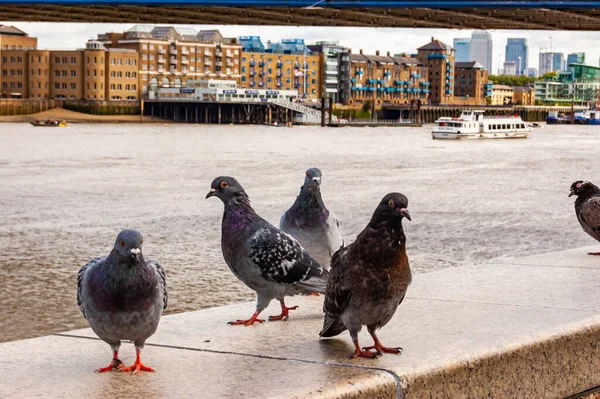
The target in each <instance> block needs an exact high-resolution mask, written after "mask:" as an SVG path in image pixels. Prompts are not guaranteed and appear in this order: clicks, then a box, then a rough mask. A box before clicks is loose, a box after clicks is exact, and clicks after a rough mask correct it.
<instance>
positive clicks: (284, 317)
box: [269, 305, 298, 321]
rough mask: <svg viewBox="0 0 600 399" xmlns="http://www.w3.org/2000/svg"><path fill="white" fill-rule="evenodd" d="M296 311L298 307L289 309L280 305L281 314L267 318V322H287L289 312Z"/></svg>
mask: <svg viewBox="0 0 600 399" xmlns="http://www.w3.org/2000/svg"><path fill="white" fill-rule="evenodd" d="M296 309H298V306H292V307H291V308H288V307H287V306H285V305H281V314H278V315H277V316H269V321H275V320H287V319H289V317H290V313H289V312H290V310H296Z"/></svg>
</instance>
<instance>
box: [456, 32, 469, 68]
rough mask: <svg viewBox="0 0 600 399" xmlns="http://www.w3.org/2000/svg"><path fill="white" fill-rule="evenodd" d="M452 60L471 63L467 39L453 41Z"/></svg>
mask: <svg viewBox="0 0 600 399" xmlns="http://www.w3.org/2000/svg"><path fill="white" fill-rule="evenodd" d="M453 47H454V59H455V60H456V62H469V61H471V56H470V54H469V53H470V51H471V39H469V38H468V37H461V38H457V39H454V43H453Z"/></svg>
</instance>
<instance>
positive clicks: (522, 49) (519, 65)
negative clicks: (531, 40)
mask: <svg viewBox="0 0 600 399" xmlns="http://www.w3.org/2000/svg"><path fill="white" fill-rule="evenodd" d="M527 50H528V48H527V39H525V38H510V39H508V40H507V41H506V48H505V52H504V61H505V63H507V62H514V63H515V73H514V75H524V74H525V71H526V70H527V66H528V65H529V64H528V51H527ZM504 74H505V75H508V74H507V73H506V67H505V68H504Z"/></svg>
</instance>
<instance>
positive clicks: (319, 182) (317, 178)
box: [312, 176, 321, 184]
mask: <svg viewBox="0 0 600 399" xmlns="http://www.w3.org/2000/svg"><path fill="white" fill-rule="evenodd" d="M312 181H314V182H315V183H317V184H321V178H320V177H318V176H315V177H313V178H312Z"/></svg>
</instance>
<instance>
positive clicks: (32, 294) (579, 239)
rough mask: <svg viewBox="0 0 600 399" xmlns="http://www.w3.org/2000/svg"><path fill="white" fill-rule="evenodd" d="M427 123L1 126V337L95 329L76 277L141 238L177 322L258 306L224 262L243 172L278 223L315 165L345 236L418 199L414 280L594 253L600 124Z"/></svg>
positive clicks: (412, 246) (409, 228)
mask: <svg viewBox="0 0 600 399" xmlns="http://www.w3.org/2000/svg"><path fill="white" fill-rule="evenodd" d="M430 131H431V126H425V127H423V128H338V129H331V128H320V127H294V128H292V129H288V128H271V127H261V126H202V125H200V126H192V125H187V126H184V125H168V126H163V125H70V126H69V127H67V128H61V129H58V128H57V129H42V128H34V127H32V126H30V125H27V124H0V312H1V313H0V314H1V318H0V341H10V340H16V339H20V338H26V337H34V336H40V335H46V334H50V333H54V332H59V331H65V330H70V329H74V328H78V327H84V326H87V323H86V321H85V319H84V318H83V317H82V316H81V314H80V313H79V309H78V307H77V305H76V300H75V299H76V288H77V282H76V280H77V277H76V276H77V271H78V270H79V268H80V267H81V266H82V265H83V264H85V263H86V262H87V261H88V260H90V259H91V258H93V257H96V256H102V255H106V254H108V252H109V251H110V249H111V248H112V245H113V243H114V240H115V237H116V235H117V233H118V232H119V231H120V230H122V229H124V228H137V229H140V230H141V231H142V232H143V233H144V236H145V241H144V254H145V256H146V257H153V258H155V259H157V260H158V261H159V262H160V263H161V264H162V265H163V267H164V269H165V270H166V273H167V278H168V283H169V310H168V313H177V312H184V311H190V310H195V309H202V308H206V307H212V306H219V305H224V304H228V303H233V302H238V301H244V300H251V299H253V298H254V293H253V292H252V291H250V290H249V289H248V288H246V287H245V286H244V285H243V284H242V283H240V282H239V281H238V280H237V279H236V278H235V277H234V276H233V275H232V274H231V272H230V271H229V269H228V268H227V266H226V265H225V263H224V261H223V258H222V255H221V249H220V219H221V216H222V204H221V202H220V201H219V200H217V199H215V198H212V199H210V200H205V199H204V196H205V194H206V193H207V192H208V190H209V188H210V183H211V181H212V180H213V178H214V177H216V176H219V175H231V176H234V177H236V178H237V179H238V180H239V181H240V183H241V184H242V185H243V186H244V187H245V188H246V191H247V192H248V194H249V196H250V198H251V200H252V202H253V205H254V207H255V209H256V210H257V212H258V213H259V214H261V215H262V216H263V217H265V218H266V219H267V220H269V221H271V222H272V223H278V220H279V216H280V215H281V213H282V212H283V211H284V210H285V209H287V207H288V206H289V205H291V203H292V202H293V201H294V198H295V196H296V195H297V192H298V190H299V187H300V185H301V184H302V181H303V178H304V172H305V170H306V169H307V168H308V167H313V166H317V167H319V168H321V170H322V171H323V184H322V191H323V197H324V199H325V202H326V204H327V205H328V207H329V208H330V209H331V210H332V211H333V212H334V213H336V214H337V216H338V217H339V219H340V224H341V226H342V228H343V232H344V236H345V239H346V242H351V241H352V240H353V239H354V237H355V236H356V234H357V233H359V232H360V230H362V228H363V227H364V226H365V224H366V223H367V221H368V220H369V218H370V216H371V214H372V212H373V210H374V208H375V207H376V205H377V203H378V201H379V200H380V199H381V197H383V195H384V194H386V193H388V192H391V191H400V192H402V193H403V194H405V195H406V196H407V197H408V198H409V209H410V212H411V216H412V218H413V221H412V223H409V222H406V223H405V230H406V233H407V237H408V252H409V257H410V260H411V266H412V268H413V270H414V271H415V273H424V272H427V271H431V270H436V269H440V268H444V267H450V266H456V265H461V264H465V263H477V262H482V261H485V260H487V259H491V258H495V257H500V256H519V255H528V254H534V253H542V252H548V251H556V250H561V249H566V248H572V247H576V246H585V245H592V244H593V243H594V241H593V240H592V239H591V238H589V237H588V236H587V235H586V234H585V233H584V232H583V231H582V230H581V228H580V227H579V225H578V223H577V220H576V218H575V215H574V211H573V204H572V203H573V198H567V195H568V193H569V186H570V184H571V183H572V182H573V181H575V180H577V179H588V180H592V181H600V169H599V168H598V151H599V150H598V149H599V148H600V128H598V127H594V126H543V127H542V128H540V129H535V130H534V132H533V133H532V135H531V136H530V138H529V139H527V140H497V141H495V140H482V141H457V142H454V141H433V140H431V137H430V134H429V132H430Z"/></svg>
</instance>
